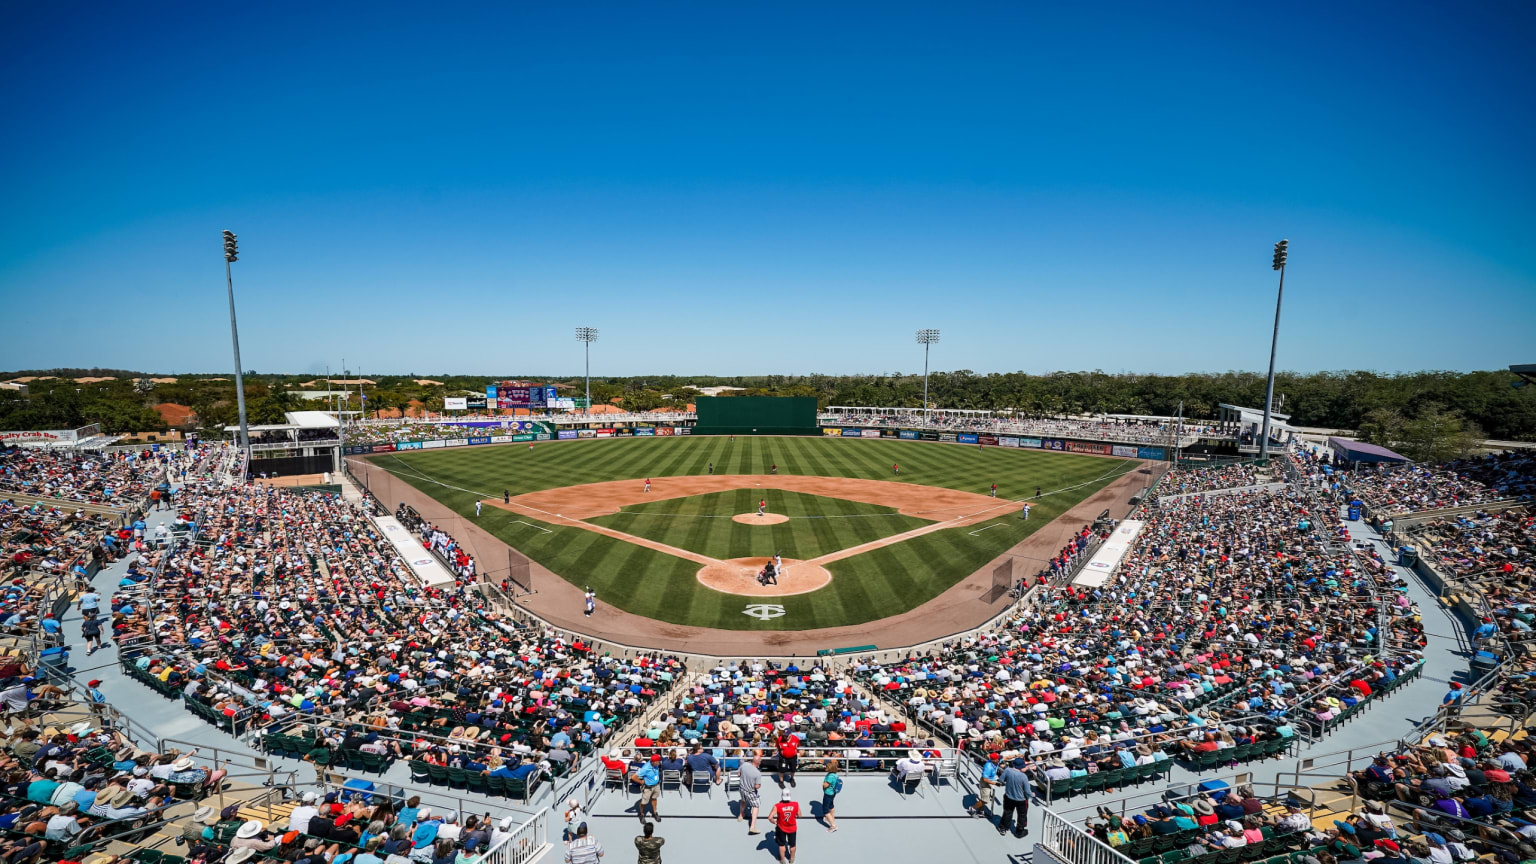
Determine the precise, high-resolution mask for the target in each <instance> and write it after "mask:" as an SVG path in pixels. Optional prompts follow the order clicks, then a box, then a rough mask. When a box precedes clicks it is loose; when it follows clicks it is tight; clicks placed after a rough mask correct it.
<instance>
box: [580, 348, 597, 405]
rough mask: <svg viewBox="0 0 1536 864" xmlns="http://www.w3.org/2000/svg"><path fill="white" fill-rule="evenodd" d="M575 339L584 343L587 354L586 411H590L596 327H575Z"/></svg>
mask: <svg viewBox="0 0 1536 864" xmlns="http://www.w3.org/2000/svg"><path fill="white" fill-rule="evenodd" d="M576 339H577V341H579V342H585V343H586V348H585V350H586V355H587V413H588V414H591V413H592V343H593V342H596V341H597V328H596V327H577V328H576Z"/></svg>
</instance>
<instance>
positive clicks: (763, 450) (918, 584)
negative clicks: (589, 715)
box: [370, 437, 1129, 630]
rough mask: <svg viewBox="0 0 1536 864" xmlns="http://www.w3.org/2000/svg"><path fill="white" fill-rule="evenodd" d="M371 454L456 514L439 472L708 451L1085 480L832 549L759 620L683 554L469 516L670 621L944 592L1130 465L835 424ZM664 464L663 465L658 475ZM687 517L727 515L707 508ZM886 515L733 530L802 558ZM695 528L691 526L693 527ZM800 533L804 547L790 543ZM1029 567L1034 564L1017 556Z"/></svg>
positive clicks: (727, 463) (843, 616) (840, 616)
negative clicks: (873, 435)
mask: <svg viewBox="0 0 1536 864" xmlns="http://www.w3.org/2000/svg"><path fill="white" fill-rule="evenodd" d="M378 458H379V461H378V462H376V463H374V465H375V468H374V469H370V470H377V469H383V470H386V471H389V472H390V473H392V474H394V475H396V476H397V477H400V478H401V479H402V480H403V481H405V482H409V483H412V484H413V485H416V486H417V487H418V488H421V489H422V490H423V491H425V492H427V493H428V494H429V495H431V496H432V497H434V498H436V499H437V500H439V501H441V502H442V503H443V504H445V505H446V506H448V507H449V508H451V509H453V510H454V511H455V512H458V513H460V514H462V515H464V516H465V517H466V518H474V517H473V515H472V514H473V512H474V501H475V498H476V495H475V494H472V493H468V492H462V491H458V490H454V489H448V488H445V487H444V486H442V485H439V484H440V483H441V484H449V485H452V486H461V487H464V488H466V489H471V490H476V491H477V492H484V493H487V494H496V495H498V496H499V494H500V492H501V490H502V489H507V490H508V491H510V492H511V493H512V494H514V495H519V494H522V493H524V492H531V491H536V490H539V489H547V488H554V487H563V486H572V485H579V484H583V483H592V482H601V481H607V480H619V479H634V480H636V481H639V480H641V479H643V478H644V477H646V476H651V477H653V478H661V477H665V476H686V475H697V474H704V473H706V471H707V466H708V464H709V462H710V461H713V462H714V463H715V473H716V474H730V473H738V474H739V473H750V474H759V473H767V471H768V466H769V465H771V464H773V463H775V462H777V463H778V466H779V472H780V473H781V474H804V475H811V476H825V477H865V478H868V479H874V480H898V481H899V482H903V483H911V484H913V485H929V486H938V487H943V488H951V489H961V490H964V491H968V492H979V493H985V492H986V490H987V488H988V487H989V486H990V485H991V484H992V483H993V482H996V483H997V484H998V487H999V489H998V491H999V497H1000V498H1003V499H1010V500H1019V499H1027V498H1030V497H1032V496H1033V493H1034V489H1035V487H1036V486H1040V487H1042V488H1043V489H1044V491H1046V492H1055V491H1056V490H1060V489H1063V488H1064V487H1067V486H1074V485H1079V484H1086V485H1082V487H1081V488H1079V489H1075V490H1072V491H1070V492H1065V493H1061V494H1054V495H1048V496H1046V497H1045V498H1042V499H1041V500H1040V501H1039V502H1037V504H1036V507H1035V510H1034V514H1035V515H1034V516H1033V517H1032V518H1031V519H1030V520H1029V522H1028V523H1025V522H1023V521H1022V520H1018V519H1017V518H1016V517H1017V513H1018V510H1017V507H1016V505H1013V504H1011V503H1010V504H1007V505H1005V506H1006V508H1007V509H1005V510H1000V511H999V514H1000V516H1001V517H1003V518H999V519H997V520H993V521H989V522H987V523H983V525H982V526H972V527H971V528H970V529H967V530H961V529H946V530H942V531H935V532H931V533H929V534H926V535H924V536H922V537H917V538H913V539H910V540H906V541H903V542H901V543H897V544H894V545H892V546H887V547H883V548H881V549H878V550H872V551H870V552H866V553H864V554H861V555H858V556H855V557H853V558H849V559H844V560H842V561H838V562H834V563H833V564H832V565H829V569H831V570H832V572H833V574H834V578H833V582H832V584H831V585H829V586H827V587H826V588H823V589H821V590H820V591H816V592H812V593H810V594H805V595H796V596H793V597H785V598H779V599H780V601H781V602H782V603H783V605H784V607H785V609H786V610H787V611H788V614H787V615H786V616H785V617H783V618H776V619H769V620H768V621H761V620H758V619H755V618H752V617H749V616H746V615H743V614H742V608H743V607H744V606H745V605H746V603H747V601H748V598H744V597H739V596H734V595H726V594H721V593H720V592H715V591H710V590H709V589H706V588H704V587H703V586H702V585H701V584H699V583H698V581H697V580H696V579H695V578H694V577H695V574H696V572H697V570H698V566H697V565H696V564H694V563H693V562H690V561H686V560H683V559H679V558H674V557H673V556H670V555H667V554H664V553H661V552H656V551H654V550H650V549H645V548H642V547H637V546H634V545H633V544H630V543H626V542H624V541H621V540H617V539H614V538H609V537H604V536H601V535H598V534H595V533H593V532H590V531H585V530H583V529H580V528H575V527H571V526H567V525H562V524H557V523H546V522H542V521H541V520H538V519H532V518H523V517H512V515H511V514H508V513H506V512H504V511H499V510H498V511H495V512H494V513H492V512H491V511H490V510H487V511H486V513H485V515H484V516H482V518H481V519H480V520H479V524H481V526H482V527H485V528H486V529H487V530H489V531H491V533H492V534H494V535H496V536H497V537H499V538H501V539H502V540H503V541H505V542H507V543H508V544H509V545H511V546H513V547H514V548H516V549H518V550H519V551H521V552H523V553H524V554H526V555H528V556H529V557H530V558H533V559H534V560H535V561H538V562H539V563H540V564H542V565H544V566H545V567H547V568H549V569H550V570H552V571H554V572H555V573H560V574H565V575H566V576H567V577H568V580H569V581H570V582H572V583H573V584H576V585H577V586H578V587H583V586H585V585H588V584H590V585H591V586H593V587H594V588H596V590H597V591H598V596H599V599H600V602H607V603H612V604H613V605H615V606H618V607H620V608H624V609H627V610H628V611H631V612H634V613H636V614H640V615H645V616H647V617H652V618H656V619H659V620H663V621H669V622H674V623H678V624H692V625H699V626H709V627H722V628H729V629H775V630H798V629H806V628H810V627H826V626H836V625H845V624H857V623H860V622H862V621H869V620H874V619H877V618H883V617H886V616H888V615H891V614H895V613H897V612H901V611H904V610H905V609H909V608H912V607H913V606H915V605H918V604H920V603H922V602H925V601H926V600H928V599H931V598H932V597H934V596H937V595H938V594H939V593H942V592H943V591H944V590H946V589H947V588H948V587H950V586H951V585H953V584H954V583H955V582H956V581H958V580H959V579H961V578H963V577H965V576H966V575H969V574H970V573H972V572H974V571H975V570H976V569H977V568H978V567H980V566H982V565H983V564H985V563H986V562H987V561H989V560H991V559H992V558H994V557H996V556H997V555H998V554H1000V553H1001V552H1003V551H1005V550H1006V549H1008V548H1009V547H1010V546H1012V545H1013V544H1014V543H1017V542H1018V541H1019V540H1021V539H1023V538H1024V537H1026V536H1028V534H1029V533H1031V532H1033V531H1034V530H1037V529H1038V528H1039V526H1041V525H1044V524H1047V523H1048V522H1049V521H1050V520H1051V519H1053V518H1055V517H1056V516H1057V515H1059V514H1060V513H1062V512H1065V511H1066V510H1067V509H1068V508H1070V507H1071V506H1072V505H1073V504H1075V503H1076V502H1077V501H1080V500H1082V499H1083V498H1085V497H1087V496H1088V495H1090V494H1092V493H1093V492H1094V491H1096V490H1097V489H1099V488H1101V487H1102V486H1104V485H1105V484H1107V483H1109V482H1112V480H1113V479H1114V476H1118V474H1120V473H1123V472H1124V471H1125V470H1126V468H1127V467H1129V466H1127V465H1125V464H1123V461H1122V460H1111V459H1104V458H1096V457H1087V456H1079V455H1075V454H1063V453H1055V452H1041V451H1030V450H1012V449H1005V448H994V447H988V448H985V449H982V448H977V447H975V446H974V445H944V444H939V443H937V442H913V441H900V440H897V439H879V440H874V439H860V440H851V439H840V438H833V437H826V438H771V439H770V438H752V437H741V438H737V439H736V440H735V441H731V440H729V439H728V438H715V437H703V438H689V437H679V438H670V439H667V438H661V439H649V438H641V439H630V440H625V439H619V440H613V441H607V440H603V441H583V442H541V443H539V444H537V445H536V447H535V448H534V449H533V450H529V449H528V448H527V447H525V446H523V445H491V446H483V447H472V448H452V449H441V450H430V451H407V452H404V453H399V454H391V455H390V456H388V457H378ZM397 459H398V461H396V460H397ZM892 462H899V463H900V464H901V465H902V475H901V476H900V477H899V478H894V477H892V476H891V473H890V466H891V463H892ZM663 471H666V472H668V473H666V474H663V473H662V472H663ZM420 474H424V475H428V476H429V477H431V478H432V481H436V482H432V481H429V480H427V479H423V478H422V477H421V476H417V475H420ZM760 492H761V490H756V489H743V490H736V493H738V494H740V495H742V496H744V497H743V498H741V499H738V500H733V501H731V502H730V503H727V504H725V505H724V506H726V507H727V508H730V509H734V508H737V507H740V510H739V511H737V512H752V511H754V510H755V509H756V503H757V501H756V496H757V495H758V494H759V493H760ZM696 497H698V496H696ZM656 503H661V502H656ZM674 503H676V502H674ZM786 505H787V502H786ZM813 505H814V506H813ZM847 506H856V507H857V506H868V505H858V504H857V503H856V502H843V501H841V500H838V499H825V500H824V501H821V502H807V503H806V504H805V506H804V508H803V510H802V511H798V512H801V514H802V515H811V514H813V513H814V514H815V515H826V516H837V515H845V514H846V512H847V511H846V510H845V507H847ZM895 518H910V517H899V516H898V517H895ZM517 519H522V521H525V522H530V523H533V524H537V525H540V526H542V527H544V528H546V529H549V530H550V532H551V533H549V534H545V533H543V532H541V531H536V530H534V529H532V528H530V527H529V526H527V525H523V524H518V522H517ZM687 521H690V522H705V523H716V522H725V523H727V524H730V525H735V524H736V523H731V522H730V521H729V520H717V519H690V520H687ZM886 521H887V520H886V519H885V518H869V519H835V518H829V519H799V520H795V519H792V520H791V521H790V522H789V523H786V524H787V526H789V527H788V528H787V529H786V528H785V526H775V528H759V527H753V526H739V527H740V528H741V529H743V530H744V531H745V532H747V533H745V534H743V535H741V536H742V537H744V538H745V543H746V546H747V548H748V549H749V550H755V549H760V548H763V546H759V545H758V544H759V543H762V544H764V545H765V546H766V547H767V548H766V549H765V551H763V552H761V553H760V554H763V555H766V554H770V553H771V551H772V547H773V546H774V545H778V544H780V542H781V541H780V540H779V539H778V535H776V534H775V533H774V531H775V530H776V529H780V530H788V531H790V532H792V533H790V534H786V535H783V536H784V538H785V539H784V540H783V541H782V545H784V546H785V547H786V549H788V548H793V549H795V550H796V554H791V553H790V552H788V551H785V552H784V554H785V555H786V557H807V556H808V555H809V553H810V552H812V551H814V550H816V549H819V548H823V546H824V545H825V544H827V543H828V542H829V540H830V542H831V543H833V544H835V545H837V546H838V548H846V547H847V546H851V545H857V544H858V543H861V542H867V540H868V539H873V538H874V537H879V536H889V535H890V534H894V533H899V530H896V529H895V528H892V527H891V526H889V525H886V526H884V527H881V524H882V523H885V522H886ZM919 524H921V523H919ZM986 524H998V525H1000V526H1002V527H997V528H993V529H991V530H987V531H983V532H981V533H980V534H977V535H975V536H970V535H969V533H968V531H969V530H974V529H975V528H977V527H983V526H984V525H986ZM1073 527H1076V526H1073ZM871 529H873V530H871ZM696 531H698V532H703V533H698V534H695V532H696ZM754 532H761V533H754ZM684 533H685V534H687V535H693V536H686V537H684V538H683V539H681V540H679V541H678V542H675V543H672V544H671V545H678V546H684V545H686V544H694V543H698V544H714V543H718V542H720V541H719V539H718V538H710V536H709V534H710V532H709V531H708V529H707V526H690V527H687V529H686V531H685V532H684ZM719 536H722V537H726V538H727V540H726V544H727V548H726V549H725V550H723V552H724V553H725V554H715V555H712V557H748V556H747V555H742V554H739V553H730V551H729V550H730V549H731V548H736V546H737V541H736V540H734V539H729V538H731V537H732V534H731V533H730V532H727V533H726V534H724V535H719ZM791 540H792V541H793V546H792V547H791V545H790V541H791ZM662 542H667V541H662ZM801 544H803V549H804V550H805V551H801V550H802V545H801ZM705 554H711V553H707V552H706V553H705ZM1034 563H1035V562H1022V561H1021V562H1019V563H1018V565H1016V568H1015V571H1014V575H1015V576H1016V577H1017V576H1023V575H1027V573H1026V569H1027V568H1026V565H1028V567H1029V568H1032V567H1033V566H1034ZM505 566H506V565H505V563H504V562H481V568H482V570H483V571H484V572H487V573H492V574H493V575H494V574H495V573H497V572H498V571H500V572H504V571H505ZM1028 572H1033V570H1032V569H1028Z"/></svg>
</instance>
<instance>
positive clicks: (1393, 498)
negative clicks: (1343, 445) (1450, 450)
mask: <svg viewBox="0 0 1536 864" xmlns="http://www.w3.org/2000/svg"><path fill="white" fill-rule="evenodd" d="M1338 481H1339V482H1341V483H1342V484H1343V485H1344V487H1345V489H1346V490H1347V493H1348V494H1352V495H1354V496H1356V497H1359V498H1360V499H1362V500H1363V501H1365V503H1366V504H1368V505H1370V506H1371V508H1372V511H1373V513H1374V514H1375V515H1378V516H1396V515H1401V514H1403V513H1412V512H1415V511H1419V510H1439V509H1441V508H1445V507H1463V506H1466V505H1469V504H1486V503H1489V502H1493V501H1502V500H1506V499H1510V498H1528V497H1530V496H1531V495H1532V494H1533V493H1536V453H1533V452H1532V451H1529V450H1512V451H1509V452H1505V453H1496V454H1490V455H1488V456H1479V457H1474V458H1470V459H1459V460H1457V461H1454V462H1447V463H1445V464H1444V465H1442V466H1433V467H1431V466H1424V465H1393V466H1377V467H1374V468H1372V467H1370V466H1362V467H1361V468H1359V469H1357V470H1355V471H1351V472H1349V473H1347V474H1345V475H1344V476H1343V477H1342V478H1338Z"/></svg>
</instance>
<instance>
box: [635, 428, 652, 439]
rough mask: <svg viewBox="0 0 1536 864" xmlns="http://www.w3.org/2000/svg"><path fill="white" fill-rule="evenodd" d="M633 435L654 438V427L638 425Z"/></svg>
mask: <svg viewBox="0 0 1536 864" xmlns="http://www.w3.org/2000/svg"><path fill="white" fill-rule="evenodd" d="M635 435H636V436H638V437H640V438H654V437H655V436H656V430H655V428H654V427H650V426H640V427H638V428H636V429H635Z"/></svg>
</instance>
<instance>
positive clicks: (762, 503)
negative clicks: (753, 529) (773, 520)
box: [757, 498, 768, 516]
mask: <svg viewBox="0 0 1536 864" xmlns="http://www.w3.org/2000/svg"><path fill="white" fill-rule="evenodd" d="M766 512H768V499H766V498H760V499H758V502H757V515H759V516H761V515H763V514H764V513H766Z"/></svg>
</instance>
